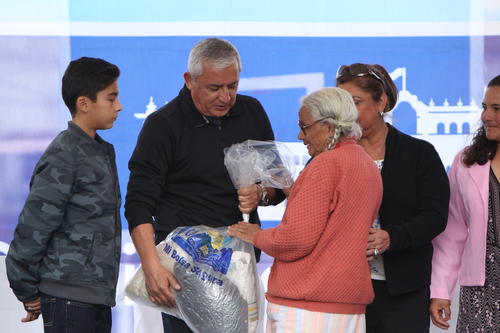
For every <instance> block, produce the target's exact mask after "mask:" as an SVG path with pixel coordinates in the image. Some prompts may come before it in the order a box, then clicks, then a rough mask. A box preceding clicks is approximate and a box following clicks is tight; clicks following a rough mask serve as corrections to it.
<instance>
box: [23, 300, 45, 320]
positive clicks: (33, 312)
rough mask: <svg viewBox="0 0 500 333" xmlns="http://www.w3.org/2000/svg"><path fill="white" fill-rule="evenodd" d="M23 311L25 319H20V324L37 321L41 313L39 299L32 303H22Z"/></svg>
mask: <svg viewBox="0 0 500 333" xmlns="http://www.w3.org/2000/svg"><path fill="white" fill-rule="evenodd" d="M24 309H25V310H26V317H24V318H21V322H23V323H27V322H30V321H33V320H37V319H38V317H39V316H40V313H41V312H42V307H41V302H40V297H38V298H37V299H35V300H33V301H29V302H26V303H24Z"/></svg>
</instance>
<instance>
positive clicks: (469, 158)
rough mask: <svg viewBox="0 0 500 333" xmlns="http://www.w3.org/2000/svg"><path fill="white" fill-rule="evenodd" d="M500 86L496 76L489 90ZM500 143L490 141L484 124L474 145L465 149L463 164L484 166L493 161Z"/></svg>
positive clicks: (477, 133) (476, 134)
mask: <svg viewBox="0 0 500 333" xmlns="http://www.w3.org/2000/svg"><path fill="white" fill-rule="evenodd" d="M498 86H500V75H497V76H495V77H494V78H493V79H492V80H491V81H490V82H489V83H488V88H490V87H498ZM497 146H498V142H496V141H494V140H488V138H487V137H486V131H485V130H484V124H482V125H481V127H480V128H479V129H478V130H477V131H476V133H475V134H474V137H473V138H472V144H471V145H470V146H468V147H467V148H465V150H464V154H463V158H462V162H463V163H464V164H465V165H466V166H468V167H470V166H471V165H473V164H474V163H477V164H479V165H484V164H485V163H486V162H488V161H491V160H492V159H493V157H495V154H496V152H497Z"/></svg>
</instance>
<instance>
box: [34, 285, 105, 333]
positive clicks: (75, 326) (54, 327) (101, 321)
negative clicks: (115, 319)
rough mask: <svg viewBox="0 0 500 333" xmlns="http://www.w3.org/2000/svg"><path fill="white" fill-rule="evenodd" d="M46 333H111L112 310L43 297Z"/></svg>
mask: <svg viewBox="0 0 500 333" xmlns="http://www.w3.org/2000/svg"><path fill="white" fill-rule="evenodd" d="M41 303H42V317H43V328H44V332H45V333H59V332H61V333H62V332H64V333H66V332H67V333H111V308H110V307H109V306H107V305H96V304H88V303H82V302H76V301H72V300H68V299H64V298H57V297H53V296H49V295H45V294H42V295H41Z"/></svg>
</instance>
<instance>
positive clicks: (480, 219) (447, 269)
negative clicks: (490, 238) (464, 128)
mask: <svg viewBox="0 0 500 333" xmlns="http://www.w3.org/2000/svg"><path fill="white" fill-rule="evenodd" d="M462 154H463V151H461V152H459V153H458V154H457V155H456V156H455V160H454V161H453V164H452V166H451V170H450V173H449V175H448V178H449V180H450V190H451V197H450V210H449V214H448V224H447V226H446V229H445V231H444V232H443V233H442V234H440V235H439V236H438V237H436V238H435V239H434V240H433V242H432V244H433V246H434V255H433V257H432V278H431V298H442V299H451V294H452V292H453V289H454V288H455V285H456V283H457V278H459V279H460V284H461V285H463V286H483V285H484V280H485V260H486V231H487V226H488V196H489V174H490V162H489V161H488V162H487V163H486V164H484V165H478V164H474V165H472V166H471V167H466V166H465V165H464V164H463V163H462Z"/></svg>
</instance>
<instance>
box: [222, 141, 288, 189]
mask: <svg viewBox="0 0 500 333" xmlns="http://www.w3.org/2000/svg"><path fill="white" fill-rule="evenodd" d="M224 164H225V165H226V168H227V171H228V173H229V176H230V177H231V180H232V181H233V184H234V186H235V187H236V188H237V189H240V188H244V187H248V186H250V185H252V184H255V183H258V182H260V183H262V185H264V186H266V187H274V188H279V189H283V188H288V187H290V186H292V184H293V174H294V170H295V163H294V160H293V154H292V152H291V151H290V150H289V149H288V148H287V146H286V145H285V144H284V143H282V142H278V141H257V140H246V141H244V142H241V143H236V144H234V145H232V146H231V147H229V148H226V149H224Z"/></svg>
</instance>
